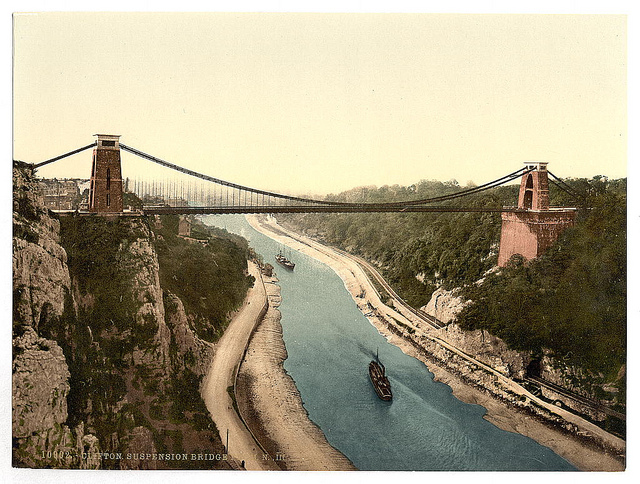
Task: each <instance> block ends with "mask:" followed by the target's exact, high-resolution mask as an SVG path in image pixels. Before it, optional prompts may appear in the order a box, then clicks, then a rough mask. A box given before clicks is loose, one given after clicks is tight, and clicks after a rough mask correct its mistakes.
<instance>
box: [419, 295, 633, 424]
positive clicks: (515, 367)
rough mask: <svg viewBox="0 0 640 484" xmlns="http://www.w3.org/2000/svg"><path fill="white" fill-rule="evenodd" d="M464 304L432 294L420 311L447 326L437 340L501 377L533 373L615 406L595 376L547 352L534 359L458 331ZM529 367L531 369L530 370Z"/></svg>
mask: <svg viewBox="0 0 640 484" xmlns="http://www.w3.org/2000/svg"><path fill="white" fill-rule="evenodd" d="M465 304H466V302H465V301H463V300H462V299H461V298H460V297H459V296H458V290H456V289H454V290H453V291H447V290H445V289H442V288H440V289H438V290H436V291H435V292H434V293H433V295H432V297H431V300H430V301H429V303H428V304H427V305H426V306H423V307H422V308H421V309H422V311H424V312H426V313H427V314H430V315H432V316H434V317H436V318H438V319H439V320H440V321H442V322H444V323H447V326H446V327H444V328H442V329H440V330H438V331H437V332H436V335H437V336H438V337H439V338H441V339H443V340H445V341H447V342H448V343H451V344H452V345H454V346H456V347H457V348H460V349H461V350H463V351H464V352H465V353H467V354H469V355H472V356H473V357H474V358H476V359H478V360H479V361H481V362H483V363H485V364H487V365H489V366H491V367H492V368H494V369H496V370H498V371H499V372H501V373H502V374H504V375H505V376H508V377H511V378H517V379H523V378H525V377H526V376H528V374H529V373H531V372H533V373H534V374H535V376H539V377H541V378H543V379H545V380H547V381H549V382H551V383H554V384H556V385H558V386H560V387H562V388H564V389H568V390H571V391H572V392H575V393H577V394H579V395H582V396H584V397H587V398H589V399H592V400H600V401H603V402H605V403H609V404H611V403H617V399H616V394H615V393H612V392H609V393H608V392H607V386H606V385H603V384H602V383H603V382H602V381H600V382H599V379H598V376H597V375H591V374H587V372H585V371H584V370H583V369H581V368H576V367H572V366H570V365H567V364H565V363H564V362H562V361H559V360H558V359H555V358H553V357H552V356H550V354H549V352H545V354H544V355H543V356H542V358H536V357H534V355H531V354H530V353H527V352H521V351H515V350H512V349H509V347H508V346H507V345H506V344H505V342H504V341H502V340H501V339H500V338H497V337H495V336H493V335H492V334H490V333H489V332H488V331H485V330H474V331H467V330H463V329H461V328H460V327H459V326H458V325H457V324H455V318H456V315H457V314H458V313H459V312H460V311H461V310H462V308H463V307H464V306H465ZM534 360H535V361H534ZM532 362H533V365H532ZM530 365H532V366H533V367H534V369H533V370H532V366H530ZM620 378H622V376H621V377H620ZM594 382H596V384H594ZM598 382H599V383H598ZM603 388H604V390H603ZM541 394H542V396H544V397H545V398H547V399H549V400H551V401H556V402H562V405H565V406H566V407H569V408H571V409H573V410H574V411H577V412H579V413H582V414H584V415H588V416H589V417H590V418H592V419H593V420H595V421H603V420H605V418H606V415H605V414H604V413H603V412H601V411H598V410H595V409H594V408H592V407H590V406H587V405H582V404H580V403H579V402H576V401H575V400H573V399H569V398H566V396H564V395H562V394H560V393H557V392H554V391H552V390H550V389H548V388H545V387H543V388H542V389H541Z"/></svg>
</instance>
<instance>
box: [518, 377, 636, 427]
mask: <svg viewBox="0 0 640 484" xmlns="http://www.w3.org/2000/svg"><path fill="white" fill-rule="evenodd" d="M524 381H525V382H527V383H531V384H533V385H539V386H542V387H545V388H548V389H549V390H551V391H554V392H556V393H557V394H558V395H562V396H564V397H566V398H570V399H571V400H574V401H576V402H578V403H580V404H582V405H586V406H588V407H591V408H593V409H595V410H598V411H601V412H603V413H605V414H607V415H610V416H612V417H616V418H618V419H620V420H622V421H626V418H627V416H626V415H625V414H623V413H621V412H618V411H616V410H613V409H611V408H609V407H606V406H605V405H602V404H601V403H599V402H596V401H595V400H591V399H589V398H587V397H584V396H582V395H580V394H578V393H575V392H572V391H571V390H567V389H566V388H562V387H561V386H558V385H556V384H555V383H552V382H550V381H547V380H543V379H542V378H538V377H535V376H530V377H527V378H525V379H524Z"/></svg>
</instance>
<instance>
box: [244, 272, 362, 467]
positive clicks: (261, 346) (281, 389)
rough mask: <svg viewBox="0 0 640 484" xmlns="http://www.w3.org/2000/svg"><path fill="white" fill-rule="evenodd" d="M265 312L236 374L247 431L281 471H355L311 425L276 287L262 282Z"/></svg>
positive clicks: (271, 281) (272, 281)
mask: <svg viewBox="0 0 640 484" xmlns="http://www.w3.org/2000/svg"><path fill="white" fill-rule="evenodd" d="M264 282H265V287H266V292H267V296H268V298H269V310H268V311H267V313H266V315H265V317H264V318H263V320H262V322H261V323H260V324H259V326H258V327H257V329H256V331H255V333H254V334H253V336H252V338H251V342H250V344H249V347H248V350H247V353H246V355H245V358H244V360H243V362H242V365H241V367H240V372H239V374H238V385H237V391H236V398H237V401H238V406H239V408H240V411H241V413H242V415H243V417H244V418H245V420H246V421H247V423H248V425H249V427H250V428H251V430H252V431H253V433H254V434H255V435H256V437H257V439H258V440H259V441H260V443H261V444H262V445H263V446H264V447H265V449H266V450H267V451H268V453H269V454H270V455H271V456H272V457H273V458H274V460H275V462H276V463H277V464H278V465H279V466H280V467H281V468H282V469H284V470H297V471H305V470H307V471H308V470H316V471H329V470H333V471H337V470H354V469H355V467H354V466H353V464H351V462H350V461H349V460H348V459H347V458H346V457H345V456H344V455H342V454H341V453H340V452H339V451H337V450H336V449H334V448H333V447H331V445H329V443H328V442H327V440H326V438H325V436H324V434H323V433H322V431H321V430H320V429H319V428H318V427H317V426H316V425H315V424H314V423H313V422H312V421H311V420H309V417H308V415H307V412H306V410H305V408H304V407H303V405H302V400H301V398H300V394H299V393H298V389H297V388H296V386H295V383H294V381H293V379H292V378H291V377H290V376H289V375H288V374H287V373H286V372H285V370H284V368H283V366H282V365H283V362H284V360H285V359H286V358H287V350H286V348H285V345H284V341H283V340H282V326H281V325H280V311H279V310H278V309H277V308H278V306H279V304H280V287H279V286H278V285H277V279H275V278H268V277H264Z"/></svg>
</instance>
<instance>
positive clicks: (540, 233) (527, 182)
mask: <svg viewBox="0 0 640 484" xmlns="http://www.w3.org/2000/svg"><path fill="white" fill-rule="evenodd" d="M525 165H526V167H527V170H532V171H529V172H527V173H525V174H524V175H523V176H522V181H521V182H520V194H519V196H518V209H519V210H518V211H516V212H503V213H502V233H501V235H500V252H499V253H498V265H499V266H500V267H504V266H506V265H507V262H509V259H510V258H511V256H512V255H514V254H520V255H522V256H523V257H524V258H525V259H526V260H531V259H535V258H536V257H538V256H539V255H541V254H542V253H543V252H544V251H545V250H547V249H548V248H549V247H550V246H551V244H553V243H554V242H555V240H556V239H557V238H558V236H559V235H560V234H561V233H562V232H563V231H564V230H565V229H566V228H568V227H571V226H572V225H573V224H574V221H575V217H576V209H575V208H565V207H550V206H549V175H548V172H547V163H543V162H526V163H525Z"/></svg>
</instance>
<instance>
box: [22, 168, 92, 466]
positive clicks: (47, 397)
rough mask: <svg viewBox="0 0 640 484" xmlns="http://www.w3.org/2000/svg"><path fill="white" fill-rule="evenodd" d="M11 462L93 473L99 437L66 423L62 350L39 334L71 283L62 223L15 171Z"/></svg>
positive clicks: (60, 309) (57, 312) (25, 174)
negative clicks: (91, 456)
mask: <svg viewBox="0 0 640 484" xmlns="http://www.w3.org/2000/svg"><path fill="white" fill-rule="evenodd" d="M13 183H14V187H13V192H14V199H13V235H14V236H13V363H12V401H13V415H12V416H13V420H12V423H13V425H12V430H13V439H14V440H13V442H14V445H13V449H14V452H13V463H14V465H16V466H26V467H65V468H85V469H86V468H98V467H99V466H100V463H99V461H97V460H95V459H92V458H88V457H87V458H83V457H82V454H83V453H85V454H86V453H87V452H89V453H91V454H97V453H98V452H99V444H98V439H97V438H96V437H95V436H94V435H91V434H85V432H84V423H83V422H82V421H78V422H77V423H76V425H75V429H74V430H71V428H70V426H69V425H67V420H68V410H67V396H68V394H69V390H70V385H69V377H70V373H69V368H68V366H67V362H66V359H65V355H64V354H63V351H62V349H61V348H60V346H59V345H58V344H57V343H56V342H55V341H52V340H49V339H45V338H42V337H40V336H39V335H38V331H39V329H40V328H41V327H45V326H47V325H48V324H49V323H50V322H51V321H52V320H54V319H57V318H60V317H61V316H62V314H63V313H64V309H65V301H68V300H69V298H68V295H69V293H70V286H71V279H70V275H69V270H68V267H67V254H66V252H65V250H64V249H63V248H62V247H61V246H60V236H59V230H60V224H59V222H58V221H57V220H55V219H53V218H52V217H50V216H49V214H48V212H47V211H46V210H45V209H44V208H43V201H42V197H41V195H40V191H39V186H38V184H37V182H36V181H35V180H34V179H33V178H32V177H31V176H30V170H28V169H26V168H25V167H21V166H14V170H13Z"/></svg>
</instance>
